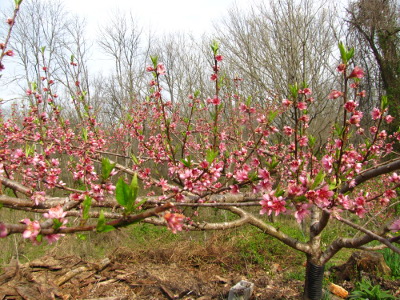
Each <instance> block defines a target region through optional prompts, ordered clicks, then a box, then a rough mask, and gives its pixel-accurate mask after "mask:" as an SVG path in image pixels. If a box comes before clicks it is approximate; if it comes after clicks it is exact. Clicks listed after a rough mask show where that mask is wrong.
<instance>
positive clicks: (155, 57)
mask: <svg viewBox="0 0 400 300" xmlns="http://www.w3.org/2000/svg"><path fill="white" fill-rule="evenodd" d="M150 59H151V62H152V63H153V67H154V69H156V68H157V65H158V56H150Z"/></svg>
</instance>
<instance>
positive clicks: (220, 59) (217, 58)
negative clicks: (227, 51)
mask: <svg viewBox="0 0 400 300" xmlns="http://www.w3.org/2000/svg"><path fill="white" fill-rule="evenodd" d="M223 59H224V57H223V56H222V55H216V56H215V60H216V61H222V60H223Z"/></svg>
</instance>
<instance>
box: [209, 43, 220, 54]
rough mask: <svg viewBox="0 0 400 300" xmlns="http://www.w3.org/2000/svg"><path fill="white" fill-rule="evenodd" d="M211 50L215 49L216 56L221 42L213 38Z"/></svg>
mask: <svg viewBox="0 0 400 300" xmlns="http://www.w3.org/2000/svg"><path fill="white" fill-rule="evenodd" d="M210 46H211V50H212V51H213V54H214V56H216V55H217V54H218V50H219V44H218V42H217V41H216V40H213V41H212V42H211V45H210Z"/></svg>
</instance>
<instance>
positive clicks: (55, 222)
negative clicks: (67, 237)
mask: <svg viewBox="0 0 400 300" xmlns="http://www.w3.org/2000/svg"><path fill="white" fill-rule="evenodd" d="M62 225H63V223H62V222H61V221H60V220H59V219H53V229H54V230H57V229H58V228H60V227H61V226H62Z"/></svg>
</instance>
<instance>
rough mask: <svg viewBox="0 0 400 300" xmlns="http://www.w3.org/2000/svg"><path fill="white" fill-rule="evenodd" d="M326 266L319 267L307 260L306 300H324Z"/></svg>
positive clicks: (304, 297) (304, 296)
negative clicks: (323, 286) (323, 284)
mask: <svg viewBox="0 0 400 300" xmlns="http://www.w3.org/2000/svg"><path fill="white" fill-rule="evenodd" d="M324 269H325V265H322V266H318V265H315V264H313V263H312V262H311V261H310V259H307V265H306V279H305V283H304V295H303V299H304V300H320V299H322V281H323V278H324Z"/></svg>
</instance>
